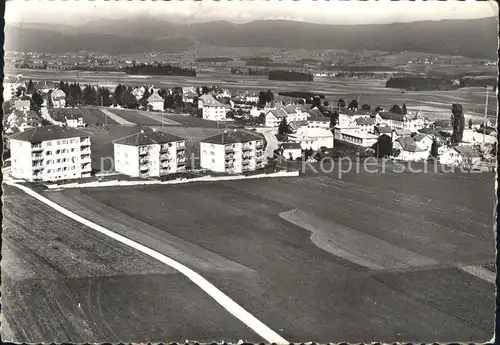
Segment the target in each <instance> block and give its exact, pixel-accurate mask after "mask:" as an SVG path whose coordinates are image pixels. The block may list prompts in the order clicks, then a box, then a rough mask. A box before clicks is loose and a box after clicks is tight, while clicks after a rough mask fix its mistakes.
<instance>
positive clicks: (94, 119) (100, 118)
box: [52, 107, 118, 125]
mask: <svg viewBox="0 0 500 345" xmlns="http://www.w3.org/2000/svg"><path fill="white" fill-rule="evenodd" d="M54 111H55V113H56V115H53V116H52V117H53V118H54V119H55V120H56V121H61V122H62V121H64V115H65V114H73V115H75V116H76V117H80V116H81V117H82V118H83V121H84V122H85V123H86V124H88V125H103V124H104V123H107V124H108V125H117V124H118V123H117V122H116V121H114V120H113V119H112V118H110V117H109V116H106V115H105V114H104V113H103V112H102V111H100V110H99V108H96V107H81V108H55V109H54Z"/></svg>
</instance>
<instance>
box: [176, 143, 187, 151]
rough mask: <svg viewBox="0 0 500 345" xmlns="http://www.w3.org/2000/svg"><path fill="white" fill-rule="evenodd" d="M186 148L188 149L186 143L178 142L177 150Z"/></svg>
mask: <svg viewBox="0 0 500 345" xmlns="http://www.w3.org/2000/svg"><path fill="white" fill-rule="evenodd" d="M185 149H186V144H184V142H180V143H177V151H178V150H185Z"/></svg>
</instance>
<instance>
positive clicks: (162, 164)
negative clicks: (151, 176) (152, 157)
mask: <svg viewBox="0 0 500 345" xmlns="http://www.w3.org/2000/svg"><path fill="white" fill-rule="evenodd" d="M160 167H161V168H162V169H167V170H170V164H168V163H161V164H160Z"/></svg>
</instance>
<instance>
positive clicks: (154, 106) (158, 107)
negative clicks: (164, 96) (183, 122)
mask: <svg viewBox="0 0 500 345" xmlns="http://www.w3.org/2000/svg"><path fill="white" fill-rule="evenodd" d="M163 104H164V103H163V101H153V102H149V105H151V108H152V109H153V110H156V111H162V110H163Z"/></svg>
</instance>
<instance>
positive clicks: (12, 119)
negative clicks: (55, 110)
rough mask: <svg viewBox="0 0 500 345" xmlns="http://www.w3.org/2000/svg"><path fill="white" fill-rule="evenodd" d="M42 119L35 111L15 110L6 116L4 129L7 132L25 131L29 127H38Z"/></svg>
mask: <svg viewBox="0 0 500 345" xmlns="http://www.w3.org/2000/svg"><path fill="white" fill-rule="evenodd" d="M41 123H42V120H41V118H40V116H38V114H37V113H36V112H35V111H33V110H29V111H19V110H14V111H13V112H12V113H11V114H9V115H7V116H6V117H5V121H4V131H5V133H7V134H10V133H16V132H23V131H24V130H26V129H28V128H33V127H38V126H40V125H41Z"/></svg>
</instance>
